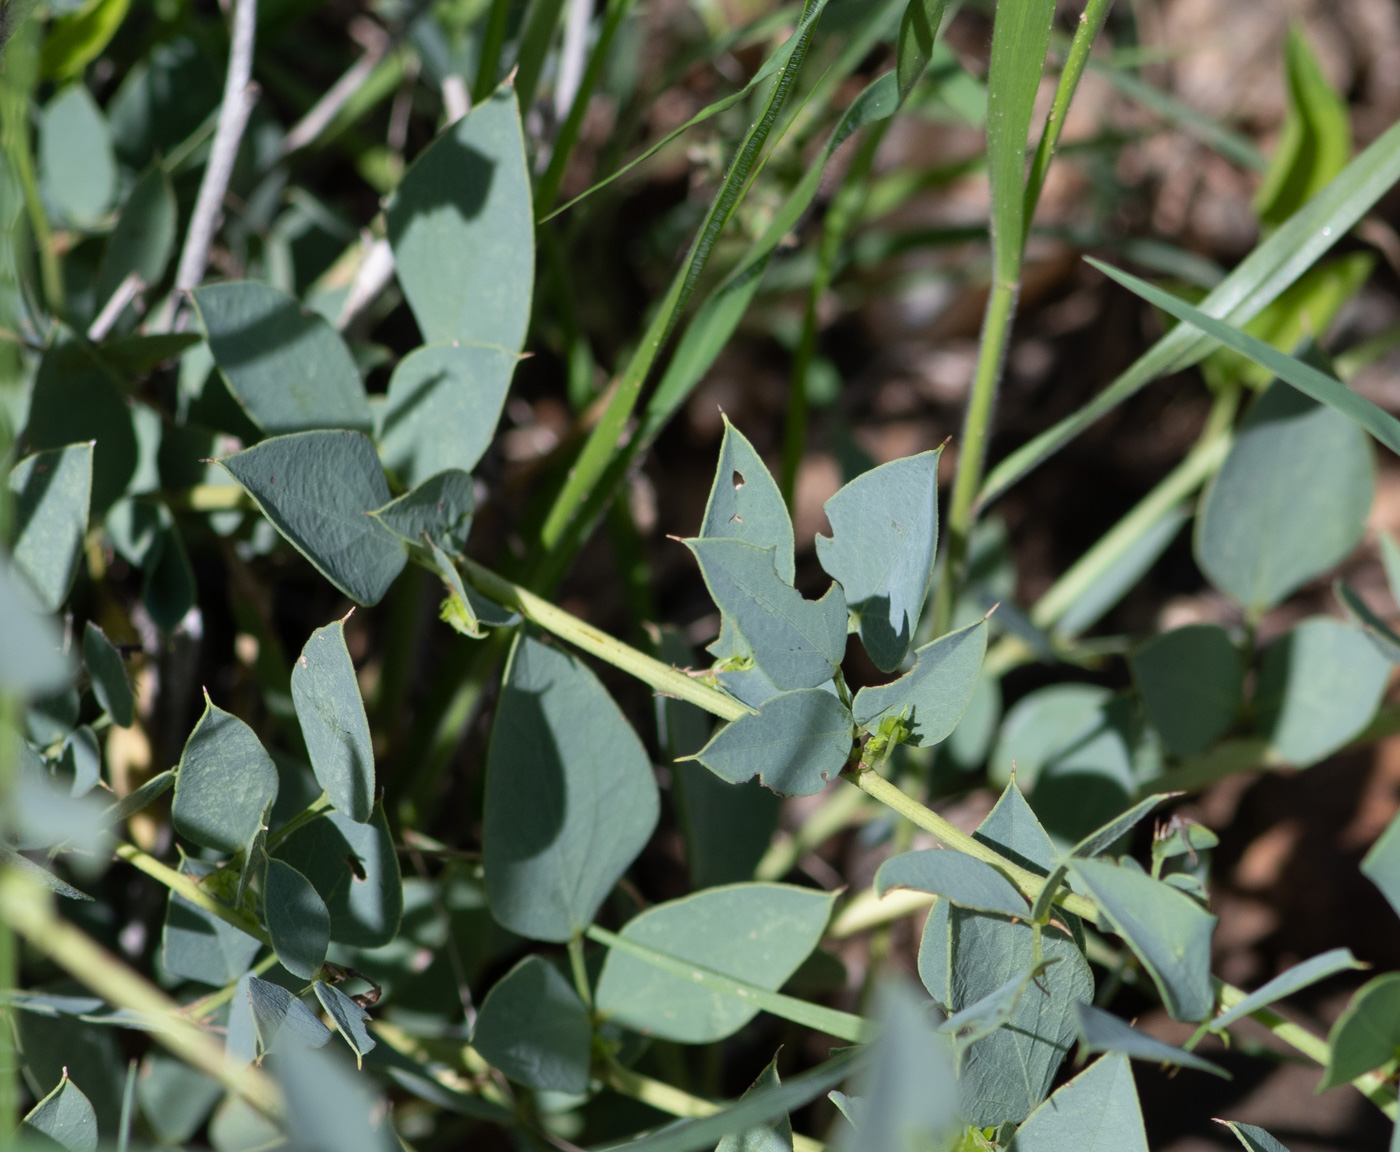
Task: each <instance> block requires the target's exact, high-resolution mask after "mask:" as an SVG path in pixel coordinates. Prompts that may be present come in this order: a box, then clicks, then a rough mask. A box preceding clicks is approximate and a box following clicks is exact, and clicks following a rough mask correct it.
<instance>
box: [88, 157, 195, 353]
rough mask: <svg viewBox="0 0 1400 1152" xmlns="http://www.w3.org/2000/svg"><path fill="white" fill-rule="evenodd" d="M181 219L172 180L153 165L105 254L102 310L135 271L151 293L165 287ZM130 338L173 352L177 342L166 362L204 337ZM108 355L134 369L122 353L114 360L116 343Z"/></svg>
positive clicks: (98, 289)
mask: <svg viewBox="0 0 1400 1152" xmlns="http://www.w3.org/2000/svg"><path fill="white" fill-rule="evenodd" d="M176 218H177V207H176V204H175V189H174V187H173V186H172V185H171V183H170V175H169V173H167V172H166V171H165V168H164V167H163V166H162V165H160V164H152V165H151V166H150V167H149V168H147V169H146V170H145V171H144V172H143V173H141V175H140V176H139V177H138V178H137V181H136V183H135V184H134V185H133V186H132V189H131V191H130V192H129V193H128V194H127V197H126V203H125V204H123V205H122V212H121V215H120V216H119V217H117V224H116V227H115V228H113V229H112V233H111V235H110V236H108V237H107V248H106V250H105V251H104V252H103V254H102V266H101V268H100V270H99V271H98V274H97V286H96V289H95V293H94V294H95V296H96V298H97V301H98V305H99V307H100V306H101V305H102V304H105V303H106V302H107V300H109V299H110V298H111V296H112V293H113V292H115V291H116V290H117V288H118V287H120V285H121V282H122V281H123V280H124V279H126V277H127V275H128V274H129V273H131V272H135V273H136V275H137V276H139V277H140V278H141V282H142V283H143V284H145V285H146V286H147V287H148V288H154V287H155V286H156V285H157V284H159V283H160V280H161V277H162V276H164V275H165V269H166V265H168V264H169V263H170V253H171V251H172V250H173V249H174V247H175V227H176V222H177V219H176ZM127 339H128V341H129V340H132V339H136V340H145V341H147V342H149V341H159V342H164V344H165V346H166V347H171V346H172V343H173V347H174V351H173V352H167V353H166V354H165V355H163V356H161V357H160V359H162V360H164V359H168V358H169V357H170V356H172V355H175V354H176V353H178V352H179V351H180V350H181V349H182V348H184V347H188V345H189V344H192V343H195V342H197V341H198V339H199V337H198V336H197V335H194V334H193V333H184V332H171V333H152V334H151V335H149V336H138V337H128V338H127ZM118 343H120V341H119V342H118ZM155 346H159V345H158V344H157V345H155ZM102 355H103V358H104V359H107V360H109V361H112V362H114V363H117V366H118V367H124V366H126V367H129V365H124V364H122V363H120V362H119V361H120V360H121V358H122V357H121V353H117V356H116V358H114V357H113V345H112V344H104V346H103V348H102Z"/></svg>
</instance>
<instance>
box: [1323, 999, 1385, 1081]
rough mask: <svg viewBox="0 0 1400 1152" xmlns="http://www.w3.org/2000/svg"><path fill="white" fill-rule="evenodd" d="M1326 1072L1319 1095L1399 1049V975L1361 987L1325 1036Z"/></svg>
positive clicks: (1352, 1078) (1379, 1062) (1356, 1075)
mask: <svg viewBox="0 0 1400 1152" xmlns="http://www.w3.org/2000/svg"><path fill="white" fill-rule="evenodd" d="M1327 1047H1328V1058H1327V1068H1326V1071H1324V1072H1323V1075H1322V1082H1321V1083H1320V1084H1319V1085H1318V1086H1317V1090H1318V1091H1319V1092H1326V1091H1327V1089H1329V1088H1335V1087H1336V1086H1337V1085H1338V1084H1345V1083H1346V1082H1347V1081H1348V1080H1355V1079H1356V1078H1357V1077H1358V1076H1360V1075H1362V1074H1363V1073H1366V1072H1369V1071H1371V1069H1373V1068H1379V1067H1380V1066H1381V1065H1382V1064H1384V1063H1386V1062H1387V1061H1388V1060H1391V1059H1393V1058H1394V1057H1395V1052H1396V1050H1397V1049H1400V972H1387V973H1385V974H1384V975H1383V976H1377V977H1376V978H1375V979H1374V980H1370V981H1368V982H1367V983H1365V984H1363V985H1362V986H1361V987H1360V988H1359V989H1358V990H1357V993H1356V995H1355V996H1353V997H1352V998H1351V1003H1350V1004H1348V1005H1347V1007H1346V1011H1345V1012H1343V1013H1342V1014H1341V1015H1340V1016H1339V1017H1338V1018H1337V1022H1336V1023H1335V1024H1333V1025H1332V1031H1331V1032H1330V1033H1329V1034H1328V1036H1327Z"/></svg>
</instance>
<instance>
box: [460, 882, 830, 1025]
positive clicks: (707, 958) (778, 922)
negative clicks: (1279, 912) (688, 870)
mask: <svg viewBox="0 0 1400 1152" xmlns="http://www.w3.org/2000/svg"><path fill="white" fill-rule="evenodd" d="M487 876H488V878H489V876H490V870H489V865H488V870H487ZM834 898H835V894H834V893H826V892H817V891H813V890H812V889H810V888H797V887H794V886H792V885H789V884H761V883H753V884H731V885H728V886H726V887H722V888H710V889H707V890H706V891H704V892H697V893H695V894H693V895H691V896H685V897H682V898H681V899H679V900H669V901H667V902H666V903H664V904H657V905H655V906H654V907H652V908H649V909H647V911H645V912H643V913H641V914H640V915H639V916H635V917H633V918H632V919H631V920H629V921H628V922H627V924H626V925H625V926H624V927H623V929H622V931H621V933H620V935H621V936H622V938H623V939H625V940H633V941H636V942H637V943H639V944H643V945H647V946H649V947H651V948H654V949H656V950H658V951H661V952H665V953H667V954H668V955H670V956H674V957H678V958H680V959H681V960H685V961H689V962H691V963H694V964H697V965H702V966H704V967H706V968H710V969H713V970H714V971H716V972H719V973H721V974H723V975H726V976H732V977H734V978H736V979H738V980H742V981H745V982H746V983H749V984H754V985H757V986H759V987H762V988H768V989H771V990H774V991H776V990H777V989H779V988H781V987H782V985H783V984H784V983H785V982H786V981H787V979H788V977H789V976H791V975H792V974H793V973H794V972H795V971H797V968H798V966H799V965H800V964H801V963H802V961H803V960H805V959H806V958H807V956H808V955H810V954H811V952H812V950H813V949H814V948H816V946H817V944H818V942H819V941H820V940H821V936H822V932H823V931H824V930H825V928H826V922H827V920H828V918H829V917H830V915H831V906H832V902H833V900H834ZM595 1000H596V1004H597V1008H598V1011H599V1012H601V1013H603V1014H604V1015H606V1016H608V1017H609V1018H611V1019H613V1020H616V1021H618V1022H619V1023H622V1024H625V1025H626V1026H627V1027H629V1028H631V1029H633V1030H635V1031H639V1032H643V1033H646V1034H648V1035H653V1036H659V1037H662V1038H665V1039H670V1040H676V1041H678V1042H680V1043H683V1044H708V1043H711V1042H712V1041H715V1040H722V1039H723V1038H724V1037H726V1036H731V1035H733V1034H734V1033H735V1032H737V1031H738V1030H739V1029H740V1028H742V1027H743V1026H744V1025H745V1024H747V1023H748V1022H749V1021H750V1020H752V1019H753V1017H754V1016H755V1015H756V1014H757V1013H758V1011H759V1009H758V1007H757V1006H756V1005H753V1004H749V1003H745V1002H744V1001H743V1000H742V999H739V998H736V997H732V996H726V995H723V994H722V993H719V992H716V991H712V990H711V989H709V988H706V987H704V986H702V985H699V984H696V983H693V982H690V981H686V980H684V979H682V978H680V977H678V976H674V975H672V974H671V973H669V972H665V971H663V970H661V969H659V968H656V967H653V966H652V965H649V964H647V963H645V962H644V961H642V960H639V959H637V958H636V957H633V956H630V955H628V954H627V953H625V952H622V951H620V950H618V949H612V950H610V951H609V953H608V958H607V961H606V962H605V963H604V965H603V973H602V976H600V977H599V980H598V990H597V995H596V997H595Z"/></svg>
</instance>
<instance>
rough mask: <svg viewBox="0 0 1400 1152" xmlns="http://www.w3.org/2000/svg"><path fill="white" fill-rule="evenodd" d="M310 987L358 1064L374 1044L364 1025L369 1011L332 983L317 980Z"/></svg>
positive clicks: (367, 1019)
mask: <svg viewBox="0 0 1400 1152" xmlns="http://www.w3.org/2000/svg"><path fill="white" fill-rule="evenodd" d="M311 987H312V988H313V989H314V990H315V992H316V999H317V1000H319V1001H320V1002H321V1007H322V1008H324V1009H325V1010H326V1014H327V1015H329V1016H330V1018H331V1022H332V1023H333V1024H334V1025H335V1030H336V1031H337V1032H339V1033H340V1035H341V1037H342V1038H343V1039H344V1040H345V1043H347V1044H349V1045H350V1051H352V1052H353V1053H355V1063H356V1064H359V1063H360V1061H361V1060H362V1059H363V1057H364V1054H365V1053H366V1052H368V1051H370V1049H372V1048H373V1047H374V1044H375V1040H374V1037H373V1036H371V1035H370V1034H369V1029H368V1028H366V1027H365V1025H366V1024H367V1023H369V1013H367V1012H366V1011H365V1010H364V1009H363V1008H361V1007H360V1006H359V1005H358V1004H356V1003H355V1001H353V1000H352V999H350V997H349V996H347V995H345V993H344V992H342V991H341V990H340V989H339V988H337V987H335V986H334V985H332V984H324V983H322V982H321V981H320V980H317V981H316V982H315V983H313V984H312V985H311Z"/></svg>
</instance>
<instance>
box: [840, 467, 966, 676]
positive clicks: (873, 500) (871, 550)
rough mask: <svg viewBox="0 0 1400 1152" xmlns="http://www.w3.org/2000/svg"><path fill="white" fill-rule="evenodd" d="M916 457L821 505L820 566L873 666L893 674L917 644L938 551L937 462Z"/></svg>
mask: <svg viewBox="0 0 1400 1152" xmlns="http://www.w3.org/2000/svg"><path fill="white" fill-rule="evenodd" d="M942 454H943V450H942V449H941V448H940V449H936V450H934V451H932V452H920V453H919V454H918V455H917V456H907V457H905V458H904V459H902V460H891V461H890V462H889V463H888V464H882V465H880V466H879V467H878V468H872V469H870V471H868V472H863V473H861V474H860V475H859V476H857V477H856V478H855V479H854V480H852V481H851V482H850V483H849V484H847V485H846V486H845V487H843V488H842V489H841V490H840V491H839V492H837V493H836V495H835V496H833V497H832V498H831V499H830V500H828V501H827V502H826V504H825V505H824V506H823V507H824V508H825V509H826V516H827V520H828V521H830V523H831V528H832V535H831V536H830V537H827V536H818V537H817V559H818V560H819V561H821V566H822V567H823V568H824V569H826V573H827V575H828V576H830V577H831V578H832V579H834V580H835V581H836V582H837V583H839V584H840V585H841V589H842V591H843V592H844V593H845V596H846V608H847V610H848V611H849V612H850V613H851V615H852V616H853V617H854V619H855V620H856V621H857V623H858V626H859V631H860V638H861V641H862V643H864V645H865V650H866V651H867V652H868V653H869V654H870V658H871V659H872V660H874V661H875V666H876V667H877V668H879V669H880V670H881V671H883V672H893V671H894V670H895V669H896V668H898V667H899V666H900V664H901V663H902V662H903V660H904V657H905V654H906V653H907V652H908V651H909V645H910V642H911V641H912V640H913V637H914V629H915V627H916V626H917V625H918V622H919V616H920V614H921V612H922V611H923V606H924V598H925V596H926V595H927V594H928V586H929V581H930V580H931V579H932V576H933V558H934V553H935V552H936V551H937V548H938V461H939V458H940V457H941V456H942Z"/></svg>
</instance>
